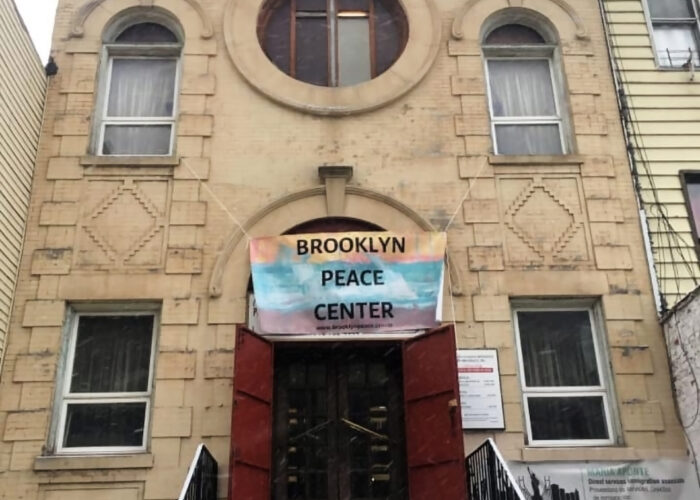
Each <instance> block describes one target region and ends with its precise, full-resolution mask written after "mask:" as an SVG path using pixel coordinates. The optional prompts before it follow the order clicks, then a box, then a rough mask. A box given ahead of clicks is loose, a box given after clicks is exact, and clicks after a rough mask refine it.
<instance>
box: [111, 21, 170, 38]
mask: <svg viewBox="0 0 700 500" xmlns="http://www.w3.org/2000/svg"><path fill="white" fill-rule="evenodd" d="M114 41H115V42H117V43H177V42H178V39H177V37H176V36H175V34H174V33H173V32H172V31H170V30H169V29H168V28H166V27H165V26H161V25H160V24H156V23H139V24H134V25H133V26H129V27H128V28H126V29H125V30H124V31H122V32H121V33H120V34H119V36H117V38H116V39H115V40H114Z"/></svg>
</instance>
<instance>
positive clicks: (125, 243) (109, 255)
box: [77, 179, 169, 269]
mask: <svg viewBox="0 0 700 500" xmlns="http://www.w3.org/2000/svg"><path fill="white" fill-rule="evenodd" d="M86 192H87V195H86V198H87V199H86V200H85V213H84V214H83V218H82V219H81V222H80V224H79V231H80V236H79V240H78V252H77V265H78V266H85V267H93V266H98V267H109V268H110V269H112V268H142V267H159V266H161V265H162V262H163V252H164V245H165V241H166V239H165V236H166V230H167V206H168V204H167V200H168V192H169V188H168V182H167V181H145V180H144V181H135V180H133V179H125V180H120V181H112V180H95V181H90V182H89V183H88V188H87V190H86Z"/></svg>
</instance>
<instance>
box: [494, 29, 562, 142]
mask: <svg viewBox="0 0 700 500" xmlns="http://www.w3.org/2000/svg"><path fill="white" fill-rule="evenodd" d="M554 49H555V46H554V45H552V44H549V43H547V41H546V40H545V39H544V38H543V37H542V35H541V34H540V33H538V32H537V31H535V30H534V29H532V28H529V27H527V26H523V25H521V24H507V25H505V26H501V27H499V28H496V29H494V30H493V31H491V32H490V33H489V34H488V35H487V36H486V38H485V39H484V45H483V50H484V57H485V64H486V79H487V87H488V99H489V110H490V114H491V134H492V137H493V143H494V152H495V153H496V154H503V155H552V154H564V153H566V152H567V147H566V141H565V132H564V123H563V120H562V111H561V102H560V101H561V99H560V96H559V90H560V89H559V87H560V86H559V85H558V83H557V82H558V80H559V79H558V78H557V77H556V72H555V68H554V61H553V56H554Z"/></svg>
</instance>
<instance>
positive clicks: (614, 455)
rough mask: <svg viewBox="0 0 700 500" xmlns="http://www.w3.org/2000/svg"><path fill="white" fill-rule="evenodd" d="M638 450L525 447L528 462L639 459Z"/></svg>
mask: <svg viewBox="0 0 700 500" xmlns="http://www.w3.org/2000/svg"><path fill="white" fill-rule="evenodd" d="M639 459H640V456H639V454H638V453H637V450H636V449H634V448H629V447H625V446H567V447H561V448H551V447H550V448H545V447H542V448H537V447H526V448H523V460H524V461H526V462H530V461H532V462H546V461H549V460H575V461H582V460H595V461H599V460H603V461H607V460H619V461H626V460H639Z"/></svg>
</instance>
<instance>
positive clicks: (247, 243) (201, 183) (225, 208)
mask: <svg viewBox="0 0 700 500" xmlns="http://www.w3.org/2000/svg"><path fill="white" fill-rule="evenodd" d="M180 163H181V164H182V165H183V166H184V167H185V168H186V169H187V171H188V172H189V173H190V174H192V177H194V178H195V179H197V181H198V182H199V185H200V186H201V187H203V188H204V190H205V191H206V192H207V193H209V195H210V196H211V197H212V198H213V199H214V201H215V202H216V204H217V205H219V207H220V208H221V209H222V210H223V211H224V212H225V213H226V215H228V217H229V219H231V220H232V221H233V223H234V224H235V225H236V226H237V227H238V229H240V230H241V232H242V233H243V234H244V235H245V237H246V245H249V244H250V240H251V239H252V237H251V236H250V234H248V231H246V230H245V227H243V224H241V223H240V222H239V221H238V219H237V218H236V216H234V215H233V214H232V213H231V211H230V210H229V209H228V207H227V206H226V205H224V202H223V201H221V199H220V198H219V197H218V196H217V195H216V193H214V191H212V190H211V188H210V187H209V186H208V185H207V184H206V183H205V182H204V181H202V178H201V177H200V176H199V175H197V172H195V171H194V169H193V168H192V166H191V165H190V164H189V163H188V162H187V159H186V158H181V159H180Z"/></svg>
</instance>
